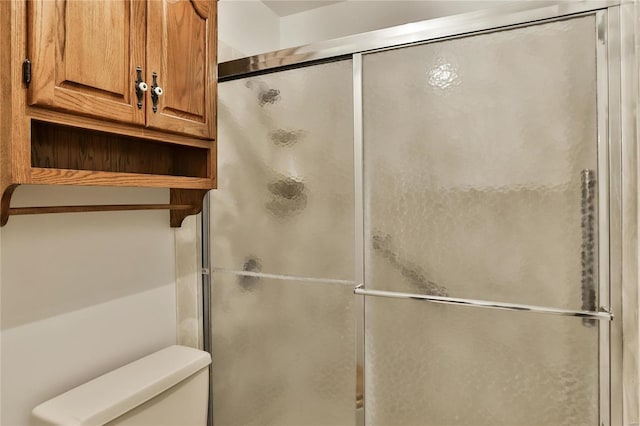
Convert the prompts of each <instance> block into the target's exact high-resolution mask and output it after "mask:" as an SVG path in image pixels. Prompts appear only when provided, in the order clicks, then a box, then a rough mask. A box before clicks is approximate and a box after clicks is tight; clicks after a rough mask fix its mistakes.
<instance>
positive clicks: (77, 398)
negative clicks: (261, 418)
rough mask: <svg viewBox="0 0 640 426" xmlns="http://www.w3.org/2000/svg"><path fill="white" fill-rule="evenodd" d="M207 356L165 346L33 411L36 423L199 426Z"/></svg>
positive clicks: (202, 421)
mask: <svg viewBox="0 0 640 426" xmlns="http://www.w3.org/2000/svg"><path fill="white" fill-rule="evenodd" d="M209 364H211V356H210V355H209V354H208V353H207V352H203V351H200V350H197V349H193V348H188V347H186V346H177V345H176V346H170V347H168V348H165V349H162V350H161V351H158V352H155V353H153V354H151V355H149V356H146V357H144V358H141V359H139V360H137V361H134V362H132V363H130V364H127V365H125V366H124V367H120V368H118V369H117V370H113V371H111V372H109V373H106V374H104V375H103V376H100V377H98V378H96V379H93V380H91V381H89V382H87V383H85V384H82V385H80V386H78V387H76V388H73V389H71V390H70V391H68V392H65V393H63V394H61V395H58V396H56V397H55V398H53V399H50V400H48V401H46V402H43V403H42V404H40V405H38V406H37V407H36V408H34V409H33V412H32V414H33V418H34V421H35V423H36V424H37V425H64V426H71V425H92V426H94V425H109V426H115V425H118V426H125V425H131V426H133V425H135V426H146V425H148V426H160V425H166V426H191V425H193V426H195V425H198V426H204V425H205V424H206V421H207V401H208V393H209V368H208V366H209Z"/></svg>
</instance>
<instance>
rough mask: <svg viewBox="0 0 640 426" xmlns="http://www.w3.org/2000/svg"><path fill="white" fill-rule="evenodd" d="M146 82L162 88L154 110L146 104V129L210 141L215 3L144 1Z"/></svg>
mask: <svg viewBox="0 0 640 426" xmlns="http://www.w3.org/2000/svg"><path fill="white" fill-rule="evenodd" d="M147 8H148V9H147V79H148V83H149V87H150V90H149V92H152V90H153V87H152V84H153V81H154V77H153V75H154V74H155V75H156V77H155V78H156V82H157V85H158V86H159V87H161V88H162V92H163V93H162V94H161V95H160V96H159V97H158V103H157V108H153V107H152V105H151V102H152V96H149V102H150V104H149V105H147V108H146V111H147V126H149V127H152V128H156V129H160V130H167V131H170V132H175V133H184V134H188V135H192V136H196V137H199V138H205V139H206V138H214V137H215V133H214V129H215V127H214V126H215V88H216V75H217V65H216V2H215V1H209V0H203V1H195V0H191V1H189V0H181V1H177V0H160V1H159V0H150V1H149V2H148V3H147Z"/></svg>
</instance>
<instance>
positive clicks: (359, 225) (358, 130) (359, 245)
mask: <svg viewBox="0 0 640 426" xmlns="http://www.w3.org/2000/svg"><path fill="white" fill-rule="evenodd" d="M352 64H353V168H354V170H353V171H354V174H353V178H354V179H353V180H354V189H355V191H354V194H355V203H354V212H355V218H354V224H355V230H354V234H355V244H354V250H355V253H354V254H355V256H354V259H355V262H354V263H355V274H354V279H355V282H356V285H361V284H364V262H365V259H364V134H363V132H364V128H363V117H362V116H363V110H362V54H361V53H356V54H355V55H353V60H352ZM355 297H356V302H355V305H356V312H357V319H356V333H357V335H356V363H357V365H356V401H355V404H356V413H355V416H356V426H364V425H365V401H366V389H365V315H366V312H365V297H364V296H355ZM358 389H361V390H362V395H358V391H357V390H358Z"/></svg>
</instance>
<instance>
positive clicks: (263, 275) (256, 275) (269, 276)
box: [211, 268, 355, 286]
mask: <svg viewBox="0 0 640 426" xmlns="http://www.w3.org/2000/svg"><path fill="white" fill-rule="evenodd" d="M211 270H212V271H213V272H220V273H223V274H233V275H240V276H243V277H253V278H267V279H274V280H284V281H300V282H309V283H321V284H339V285H347V286H352V285H354V284H355V282H354V281H350V280H339V279H335V278H314V277H299V276H295V275H282V274H268V273H266V272H252V271H239V270H234V269H225V268H211Z"/></svg>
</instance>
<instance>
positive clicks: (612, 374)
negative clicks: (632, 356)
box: [598, 6, 622, 425]
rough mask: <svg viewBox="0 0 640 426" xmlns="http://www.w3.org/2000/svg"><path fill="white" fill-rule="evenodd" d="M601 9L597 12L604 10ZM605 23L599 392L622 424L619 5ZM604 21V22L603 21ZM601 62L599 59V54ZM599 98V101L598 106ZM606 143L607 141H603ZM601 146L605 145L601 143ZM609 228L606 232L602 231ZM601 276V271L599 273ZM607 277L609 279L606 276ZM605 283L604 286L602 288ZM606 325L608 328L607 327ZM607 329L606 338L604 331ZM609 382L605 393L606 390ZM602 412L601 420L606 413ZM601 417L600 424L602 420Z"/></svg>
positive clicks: (615, 421)
mask: <svg viewBox="0 0 640 426" xmlns="http://www.w3.org/2000/svg"><path fill="white" fill-rule="evenodd" d="M603 13H604V12H600V13H599V14H598V16H601V15H600V14H603ZM606 21H607V22H606V26H605V27H604V28H603V27H601V26H599V28H598V30H599V32H598V38H599V39H598V44H599V45H600V41H601V35H602V37H603V38H604V42H605V43H606V53H607V55H606V63H607V91H602V92H601V91H600V87H598V89H599V93H601V94H602V96H601V98H600V99H602V100H603V101H604V100H605V96H607V95H608V97H607V98H606V100H607V101H608V105H607V109H608V116H607V117H606V118H607V120H608V121H607V125H608V132H607V137H608V150H609V155H608V173H607V176H606V177H608V178H609V181H608V188H603V193H606V191H607V190H608V203H607V205H603V206H601V211H602V212H608V214H609V220H608V227H607V228H603V229H602V230H601V235H602V240H607V236H608V242H609V247H608V248H609V250H608V252H606V251H603V252H602V254H601V256H602V257H603V258H604V259H606V257H607V254H608V260H609V264H608V271H607V270H606V271H604V272H605V273H608V276H607V277H603V278H604V279H603V282H602V283H601V286H602V287H601V289H600V290H601V295H604V297H605V299H607V298H608V300H603V302H606V303H607V305H605V306H608V307H609V309H611V310H612V311H613V313H614V315H617V316H618V318H616V319H614V321H612V322H611V323H610V324H609V326H608V327H605V326H603V327H601V342H600V356H601V358H602V359H603V361H604V358H606V357H607V355H608V362H607V364H608V383H606V382H605V380H606V378H607V375H606V372H605V371H602V370H603V369H605V368H607V366H606V365H604V362H601V392H602V393H601V396H600V404H601V407H604V406H605V405H606V403H607V402H608V403H609V413H608V414H609V416H608V420H609V422H608V423H604V424H611V425H621V424H622V387H621V368H620V367H621V365H622V351H621V347H622V317H621V315H619V313H620V312H621V311H622V295H621V292H620V289H621V288H622V209H621V207H622V191H621V189H622V182H621V180H622V164H621V161H622V151H621V121H620V120H621V110H620V107H621V101H620V97H621V93H620V8H619V7H617V6H616V7H611V8H609V9H608V10H607V12H606ZM603 25H604V24H603ZM598 61H599V62H600V59H599V58H598ZM600 104H601V102H598V105H599V107H600ZM604 145H606V144H604ZM603 149H604V147H603ZM607 231H608V235H607V234H605V232H607ZM601 276H602V275H601ZM606 278H608V280H607V279H606ZM605 286H606V288H605ZM607 329H608V330H607ZM606 332H608V340H606V339H605V334H606ZM607 385H608V391H609V392H608V393H606V392H605V390H606V387H607ZM603 414H605V415H606V414H607V413H603ZM603 414H601V418H602V420H605V419H606V417H605V416H603ZM602 420H601V424H603V423H602Z"/></svg>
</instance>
